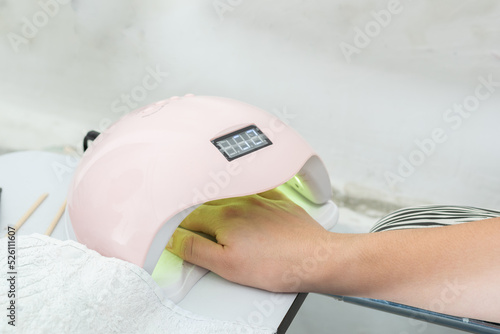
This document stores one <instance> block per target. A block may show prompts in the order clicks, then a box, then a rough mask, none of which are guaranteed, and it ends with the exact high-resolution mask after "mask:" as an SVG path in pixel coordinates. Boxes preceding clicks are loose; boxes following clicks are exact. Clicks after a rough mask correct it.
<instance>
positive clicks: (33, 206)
mask: <svg viewBox="0 0 500 334" xmlns="http://www.w3.org/2000/svg"><path fill="white" fill-rule="evenodd" d="M47 196H49V194H47V193H45V194H43V195H42V196H40V197H39V198H38V199H37V200H36V202H35V203H33V205H32V206H31V208H29V210H28V211H26V213H25V214H24V215H23V216H22V217H21V219H19V220H18V221H17V223H16V225H14V230H15V231H16V232H17V230H19V229H20V228H21V226H23V224H24V223H26V221H27V220H28V218H29V217H30V216H31V215H32V214H33V212H35V210H36V209H38V207H39V206H40V204H42V202H43V201H45V199H46V198H47Z"/></svg>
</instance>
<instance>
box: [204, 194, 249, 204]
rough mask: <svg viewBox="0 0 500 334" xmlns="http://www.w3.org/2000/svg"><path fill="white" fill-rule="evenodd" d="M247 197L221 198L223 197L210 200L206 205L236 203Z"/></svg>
mask: <svg viewBox="0 0 500 334" xmlns="http://www.w3.org/2000/svg"><path fill="white" fill-rule="evenodd" d="M245 197H246V196H241V197H229V198H221V199H216V200H213V201H210V202H206V203H205V204H204V205H208V206H221V205H228V204H234V203H235V202H237V201H240V200H241V199H242V198H245Z"/></svg>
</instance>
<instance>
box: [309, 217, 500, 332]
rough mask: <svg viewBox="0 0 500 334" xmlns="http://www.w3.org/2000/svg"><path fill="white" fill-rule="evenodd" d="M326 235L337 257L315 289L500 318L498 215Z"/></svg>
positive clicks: (331, 259)
mask: <svg viewBox="0 0 500 334" xmlns="http://www.w3.org/2000/svg"><path fill="white" fill-rule="evenodd" d="M328 238H329V240H330V241H329V242H330V245H331V248H330V249H331V250H333V249H335V252H333V251H332V252H331V255H330V257H329V258H328V262H325V263H324V265H321V266H319V267H320V268H321V269H319V270H317V271H316V272H315V275H314V278H313V279H312V281H311V282H310V284H308V285H309V287H308V288H309V290H311V291H314V292H321V293H333V294H343V295H351V296H361V297H369V298H376V299H385V300H390V301H394V302H398V303H402V304H407V305H412V306H416V307H419V308H424V309H429V310H432V311H435V312H441V313H446V314H453V315H457V316H464V317H471V318H479V319H484V320H490V321H497V322H498V321H500V218H495V219H489V220H485V221H480V222H473V223H467V224H460V225H454V226H447V227H439V228H428V229H414V230H399V231H387V232H379V233H373V234H362V235H338V234H334V233H331V234H329V236H328ZM328 263H330V264H333V265H329V264H328Z"/></svg>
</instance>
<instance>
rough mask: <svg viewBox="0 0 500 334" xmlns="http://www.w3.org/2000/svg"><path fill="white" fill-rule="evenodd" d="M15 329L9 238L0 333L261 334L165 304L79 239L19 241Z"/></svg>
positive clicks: (140, 278)
mask: <svg viewBox="0 0 500 334" xmlns="http://www.w3.org/2000/svg"><path fill="white" fill-rule="evenodd" d="M16 239H17V240H16V243H17V252H16V270H17V287H16V322H15V324H16V327H12V326H10V325H9V324H8V320H9V319H8V318H7V317H6V315H7V310H6V308H7V306H8V305H9V302H10V299H9V298H8V295H7V294H6V293H5V292H6V291H8V282H7V277H6V275H7V272H8V271H9V270H8V268H7V242H6V241H7V239H6V238H2V239H0V244H1V245H0V268H1V269H0V270H1V274H0V277H1V282H0V291H1V292H0V305H1V310H3V311H0V312H1V313H0V319H1V320H0V333H29V334H36V333H71V334H76V333H92V334H101V333H106V334H107V333H120V334H122V333H151V334H153V333H154V334H163V333H169V334H170V333H255V334H264V333H265V334H269V333H273V332H274V331H273V330H272V329H270V328H256V327H250V326H248V325H246V324H241V323H238V322H236V321H235V322H228V321H220V320H216V319H210V318H207V317H204V316H199V315H196V314H193V313H191V312H188V311H186V310H184V309H182V308H180V307H178V306H176V305H175V304H174V303H172V302H171V301H169V300H168V299H165V298H164V294H163V291H162V290H161V288H160V287H159V286H158V285H157V284H156V283H155V282H154V281H153V279H152V278H151V276H150V275H149V274H148V273H147V272H146V271H145V270H143V269H142V268H140V267H138V266H136V265H134V264H131V263H128V262H125V261H122V260H119V259H115V258H108V257H103V256H101V255H100V254H98V253H97V252H95V251H92V250H89V249H88V248H86V247H85V246H83V245H81V244H79V243H77V242H74V241H69V240H68V241H60V240H57V239H54V238H50V237H47V236H44V235H38V234H34V235H29V236H18V237H17V238H16Z"/></svg>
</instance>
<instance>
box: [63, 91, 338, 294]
mask: <svg viewBox="0 0 500 334" xmlns="http://www.w3.org/2000/svg"><path fill="white" fill-rule="evenodd" d="M276 187H279V189H281V190H282V191H283V192H284V193H285V194H286V195H288V196H289V197H290V198H291V199H292V200H294V201H295V202H296V203H297V204H299V205H301V206H302V207H303V208H304V209H305V210H306V211H307V212H308V213H309V214H310V215H311V216H312V217H313V218H315V219H316V220H317V221H318V222H320V223H321V224H322V225H323V226H324V227H325V228H331V227H332V226H333V225H334V224H335V223H336V220H337V217H338V210H337V207H336V206H335V204H334V203H333V202H332V200H331V185H330V180H329V177H328V173H327V170H326V168H325V166H324V164H323V163H322V161H321V159H320V158H319V157H318V156H317V155H316V154H315V152H314V151H313V150H312V148H311V147H310V146H309V145H308V144H307V143H306V142H305V141H304V139H302V138H301V137H300V135H298V134H297V133H296V132H295V131H294V130H293V129H292V128H290V127H289V126H288V125H286V124H285V123H283V122H282V121H280V120H279V119H278V118H277V117H275V116H273V115H271V114H269V113H267V112H266V111H264V110H261V109H259V108H257V107H254V106H251V105H248V104H245V103H242V102H239V101H235V100H231V99H227V98H220V97H209V96H194V95H191V94H190V95H186V96H184V97H172V98H170V99H168V100H163V101H160V102H157V103H154V104H151V105H148V106H146V107H143V108H141V109H138V110H135V111H133V112H131V113H129V114H128V115H126V116H124V117H123V118H122V119H121V120H119V121H118V122H116V123H115V124H114V125H112V126H111V127H110V128H108V129H107V130H105V131H104V132H103V133H102V134H100V135H99V136H98V137H97V138H96V140H95V141H94V143H93V145H91V147H89V149H88V150H87V151H86V152H85V154H84V155H83V158H82V160H81V162H80V165H79V166H78V168H77V170H76V172H75V175H74V179H73V182H72V185H71V188H70V192H69V197H68V213H69V220H70V222H71V226H69V230H70V232H69V233H71V234H73V233H74V236H75V237H76V239H77V240H78V241H79V242H81V243H83V244H85V245H86V246H87V247H89V248H91V249H94V250H96V251H98V252H99V253H101V254H102V255H104V256H110V257H116V258H120V259H123V260H126V261H129V262H132V263H134V264H136V265H138V266H141V267H143V268H144V269H145V270H147V271H148V272H149V273H150V274H153V278H155V280H156V281H157V282H158V283H159V285H160V286H162V287H163V288H164V289H165V291H167V294H168V296H169V298H170V299H172V300H174V301H175V302H179V301H180V300H182V298H183V297H184V296H185V295H186V294H187V293H188V292H189V291H190V290H191V289H192V287H193V286H194V285H196V283H197V281H198V280H199V279H200V278H201V277H202V276H203V275H204V274H205V273H206V270H205V269H202V268H199V267H197V266H194V265H192V264H189V263H184V262H183V261H182V260H180V259H179V258H177V257H176V256H174V255H172V254H170V253H169V252H167V251H165V250H164V248H165V246H166V244H167V242H168V240H169V239H170V237H171V235H172V234H173V232H174V230H175V229H176V228H177V227H178V226H179V224H180V223H181V221H182V220H183V219H184V218H185V217H186V216H187V215H188V214H189V213H190V212H192V211H193V210H194V209H195V208H196V207H197V206H199V205H201V204H203V203H205V202H208V201H212V200H216V199H222V198H231V197H238V196H245V195H250V194H256V193H260V192H263V191H266V190H270V189H273V188H276ZM71 230H72V231H71ZM155 268H156V269H155ZM221 280H222V279H221ZM242 288H243V287H242ZM244 288H247V289H248V287H244Z"/></svg>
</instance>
